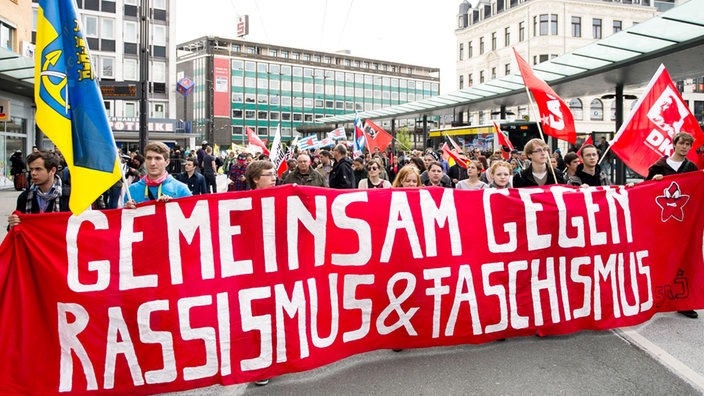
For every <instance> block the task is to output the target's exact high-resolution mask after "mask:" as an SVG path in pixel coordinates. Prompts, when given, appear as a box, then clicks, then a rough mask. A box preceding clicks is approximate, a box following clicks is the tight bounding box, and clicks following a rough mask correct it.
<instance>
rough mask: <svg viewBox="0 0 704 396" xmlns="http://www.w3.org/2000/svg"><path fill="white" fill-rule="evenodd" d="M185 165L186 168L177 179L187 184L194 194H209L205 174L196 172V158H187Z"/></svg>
mask: <svg viewBox="0 0 704 396" xmlns="http://www.w3.org/2000/svg"><path fill="white" fill-rule="evenodd" d="M183 167H184V169H185V170H184V171H183V173H179V174H178V175H176V180H178V181H180V182H181V183H184V184H185V185H187V186H188V189H189V190H191V194H193V195H200V194H208V185H207V183H206V182H205V176H203V175H201V174H200V173H198V172H196V160H195V159H193V158H187V159H186V162H185V163H184V164H183Z"/></svg>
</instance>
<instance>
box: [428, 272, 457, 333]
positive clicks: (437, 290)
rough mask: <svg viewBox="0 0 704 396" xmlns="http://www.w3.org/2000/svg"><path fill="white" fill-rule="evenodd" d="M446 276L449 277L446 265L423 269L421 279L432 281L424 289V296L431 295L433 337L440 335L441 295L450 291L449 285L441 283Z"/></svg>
mask: <svg viewBox="0 0 704 396" xmlns="http://www.w3.org/2000/svg"><path fill="white" fill-rule="evenodd" d="M448 277H450V269H449V268H447V267H444V268H433V269H426V270H423V279H425V280H432V281H433V287H432V288H431V287H428V288H426V289H425V295H426V296H433V338H438V337H440V307H441V306H442V296H444V295H447V294H449V293H450V287H449V286H444V285H443V284H442V278H448Z"/></svg>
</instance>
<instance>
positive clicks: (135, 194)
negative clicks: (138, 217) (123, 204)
mask: <svg viewBox="0 0 704 396" xmlns="http://www.w3.org/2000/svg"><path fill="white" fill-rule="evenodd" d="M146 177H147V176H145V177H143V178H142V179H141V180H139V181H138V182H137V183H133V184H132V185H131V186H130V195H131V196H132V199H134V202H136V203H140V202H146V201H150V200H152V199H154V200H156V199H157V198H159V194H160V193H161V195H168V196H170V197H171V198H181V197H190V196H191V195H193V194H191V191H190V190H189V189H188V186H186V185H185V184H183V183H181V182H180V181H178V180H176V179H174V178H173V176H171V175H169V176H168V177H167V178H166V180H164V182H163V183H161V185H159V186H154V187H148V189H149V190H148V191H147V183H146V182H145V181H144V179H145V178H146ZM159 190H161V191H159ZM149 192H151V195H152V197H153V198H150V197H149ZM125 200H127V196H125Z"/></svg>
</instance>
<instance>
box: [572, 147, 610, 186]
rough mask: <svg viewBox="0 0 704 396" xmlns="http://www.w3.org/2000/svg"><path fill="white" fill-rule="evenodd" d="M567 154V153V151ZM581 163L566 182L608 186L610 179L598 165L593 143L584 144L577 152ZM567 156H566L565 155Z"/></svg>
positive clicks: (597, 156) (575, 184) (597, 155)
mask: <svg viewBox="0 0 704 396" xmlns="http://www.w3.org/2000/svg"><path fill="white" fill-rule="evenodd" d="M568 154H569V153H568ZM579 155H580V157H581V158H582V163H581V164H579V165H577V169H576V170H575V171H574V175H573V176H570V178H569V180H568V182H567V183H568V184H569V185H571V186H582V187H589V186H595V187H596V186H610V185H611V180H610V179H609V175H607V174H606V172H602V170H601V167H600V166H599V164H598V162H599V152H598V151H597V149H596V147H595V146H594V145H593V144H585V145H584V146H582V151H580V152H579ZM565 158H567V156H565Z"/></svg>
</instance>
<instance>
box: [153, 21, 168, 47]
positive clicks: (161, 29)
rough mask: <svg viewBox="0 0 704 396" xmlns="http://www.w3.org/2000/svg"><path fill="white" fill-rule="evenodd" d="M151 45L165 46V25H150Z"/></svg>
mask: <svg viewBox="0 0 704 396" xmlns="http://www.w3.org/2000/svg"><path fill="white" fill-rule="evenodd" d="M152 45H155V46H159V47H165V46H166V26H164V25H152Z"/></svg>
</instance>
